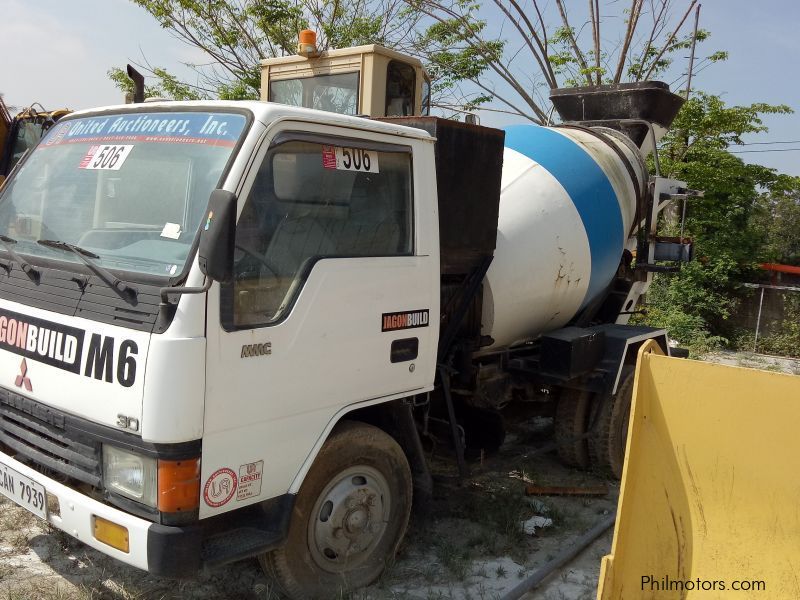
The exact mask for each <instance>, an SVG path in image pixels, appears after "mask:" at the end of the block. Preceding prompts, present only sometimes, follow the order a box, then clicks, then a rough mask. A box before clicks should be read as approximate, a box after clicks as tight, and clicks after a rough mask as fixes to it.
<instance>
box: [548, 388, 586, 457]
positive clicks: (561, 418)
mask: <svg viewBox="0 0 800 600" xmlns="http://www.w3.org/2000/svg"><path fill="white" fill-rule="evenodd" d="M591 400H592V393H591V392H587V391H584V390H573V389H569V388H564V389H563V390H562V391H561V396H560V397H559V399H558V404H557V405H556V416H555V423H554V428H555V440H556V450H557V451H558V457H559V458H560V459H561V462H563V463H564V464H566V465H568V466H570V467H577V468H579V469H586V468H588V467H589V464H590V462H589V444H588V441H587V439H586V438H585V437H584V438H581V436H582V435H584V434H585V433H586V428H587V427H588V426H589V415H590V414H591V407H592V402H591ZM578 438H581V439H578Z"/></svg>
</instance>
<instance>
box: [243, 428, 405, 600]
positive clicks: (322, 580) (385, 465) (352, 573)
mask: <svg viewBox="0 0 800 600" xmlns="http://www.w3.org/2000/svg"><path fill="white" fill-rule="evenodd" d="M411 497H412V490H411V470H410V468H409V466H408V461H407V460H406V457H405V454H404V453H403V450H402V449H401V448H400V446H399V444H398V443H397V442H396V441H395V440H394V439H392V438H391V437H390V436H389V435H388V434H386V433H384V432H383V431H382V430H380V429H378V428H377V427H373V426H372V425H366V424H364V423H357V422H355V421H343V422H342V423H340V424H339V425H337V426H336V429H334V431H333V433H332V434H331V436H330V437H329V438H328V440H327V441H326V442H325V444H324V445H323V446H322V449H321V450H320V452H319V455H318V456H317V458H316V459H315V460H314V464H313V465H312V466H311V469H310V470H309V472H308V475H306V478H305V480H304V481H303V484H302V486H301V487H300V492H299V493H298V495H297V499H296V501H295V505H294V510H293V511H292V517H291V521H290V523H289V533H288V536H287V538H286V543H285V545H284V546H283V547H282V548H279V549H278V550H274V551H272V552H268V553H266V554H263V555H261V556H260V557H259V562H260V563H261V566H262V567H263V569H264V570H265V571H266V573H267V574H268V575H269V576H271V577H272V578H273V579H274V580H275V582H276V583H277V584H278V585H279V586H280V587H281V589H282V591H283V592H284V594H286V595H287V596H288V597H289V598H293V599H294V600H300V599H306V598H308V599H311V598H313V599H318V598H331V597H333V598H340V597H342V594H343V593H347V592H349V591H352V590H355V589H358V588H361V587H364V586H366V585H369V584H370V583H372V582H373V581H375V580H376V579H377V578H378V577H379V576H380V574H381V572H382V571H383V569H384V568H385V567H386V565H387V564H388V563H390V562H391V561H392V560H394V556H395V554H396V552H397V549H398V547H399V545H400V542H401V541H402V539H403V536H404V535H405V532H406V528H407V527H408V519H409V516H410V514H411Z"/></svg>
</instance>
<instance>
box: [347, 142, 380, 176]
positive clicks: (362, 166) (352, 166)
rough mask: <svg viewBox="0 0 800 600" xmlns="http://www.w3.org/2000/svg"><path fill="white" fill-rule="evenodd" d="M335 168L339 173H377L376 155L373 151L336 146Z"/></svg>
mask: <svg viewBox="0 0 800 600" xmlns="http://www.w3.org/2000/svg"><path fill="white" fill-rule="evenodd" d="M336 168H337V169H339V170H340V171H361V172H363V173H378V172H379V171H378V153H377V152H376V151H374V150H362V149H361V148H341V147H339V146H336Z"/></svg>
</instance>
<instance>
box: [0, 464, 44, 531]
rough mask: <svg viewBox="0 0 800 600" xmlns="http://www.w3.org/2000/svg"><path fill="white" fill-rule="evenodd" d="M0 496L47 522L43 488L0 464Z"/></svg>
mask: <svg viewBox="0 0 800 600" xmlns="http://www.w3.org/2000/svg"><path fill="white" fill-rule="evenodd" d="M0 494H3V495H4V496H5V497H6V498H8V499H9V500H12V501H13V502H15V503H17V504H19V505H20V506H21V507H22V508H26V509H28V510H29V511H31V512H32V513H33V514H35V515H36V516H37V517H40V518H42V519H45V520H47V494H46V493H45V491H44V486H43V485H41V484H39V483H36V482H35V481H33V480H32V479H30V478H29V477H25V476H24V475H22V474H21V473H18V472H17V471H15V470H14V469H12V468H11V467H8V466H6V465H4V464H2V463H0Z"/></svg>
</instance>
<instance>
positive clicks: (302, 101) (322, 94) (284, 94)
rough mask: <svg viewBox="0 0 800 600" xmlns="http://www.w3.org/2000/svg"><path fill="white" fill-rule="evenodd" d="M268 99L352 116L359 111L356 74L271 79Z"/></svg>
mask: <svg viewBox="0 0 800 600" xmlns="http://www.w3.org/2000/svg"><path fill="white" fill-rule="evenodd" d="M269 99H270V101H271V102H278V103H280V104H290V105H292V106H305V107H306V108H316V109H319V110H326V111H328V112H335V113H339V114H343V115H355V114H356V113H358V73H340V74H337V75H316V76H314V77H304V78H300V79H281V80H278V81H270V83H269Z"/></svg>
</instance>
